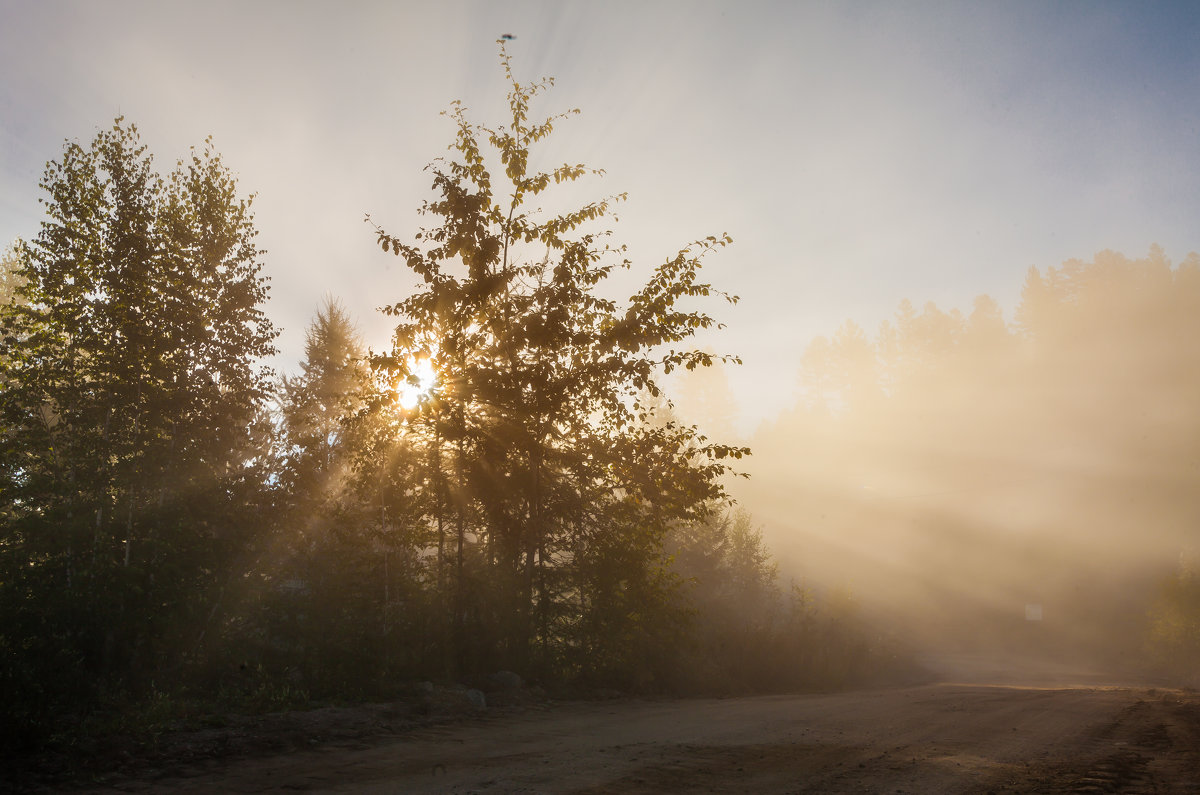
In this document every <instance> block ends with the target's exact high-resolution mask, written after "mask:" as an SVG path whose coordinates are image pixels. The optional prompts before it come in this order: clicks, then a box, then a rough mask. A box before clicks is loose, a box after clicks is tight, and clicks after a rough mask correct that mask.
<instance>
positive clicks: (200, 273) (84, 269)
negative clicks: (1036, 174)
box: [0, 46, 1200, 753]
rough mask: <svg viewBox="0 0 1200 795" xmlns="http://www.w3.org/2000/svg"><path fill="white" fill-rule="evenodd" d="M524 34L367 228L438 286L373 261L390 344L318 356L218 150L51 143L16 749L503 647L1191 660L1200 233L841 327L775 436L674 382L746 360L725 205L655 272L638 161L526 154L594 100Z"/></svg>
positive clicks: (16, 597) (6, 323)
mask: <svg viewBox="0 0 1200 795" xmlns="http://www.w3.org/2000/svg"><path fill="white" fill-rule="evenodd" d="M501 53H502V59H501V63H502V66H503V69H504V72H505V75H506V77H507V79H508V83H509V86H510V91H509V94H508V110H509V114H508V117H507V118H506V120H505V124H503V125H499V126H486V125H484V124H482V123H480V122H477V121H475V120H473V119H472V117H471V115H470V113H469V112H468V110H467V109H466V108H465V107H463V106H461V105H459V104H454V105H452V106H451V108H450V110H449V111H447V116H448V118H449V120H450V122H451V123H452V125H453V128H454V130H455V135H454V139H453V141H452V142H451V146H450V147H449V155H448V156H446V157H444V158H439V159H436V160H434V161H433V162H432V163H430V165H429V167H428V168H427V169H426V171H425V172H424V175H425V176H426V178H428V179H429V183H430V188H431V197H430V198H429V199H428V200H427V201H425V203H424V204H423V205H422V206H420V207H419V208H415V209H416V214H417V215H416V217H417V219H418V226H417V229H416V231H414V232H412V233H411V234H409V233H404V234H401V233H399V232H397V231H396V230H393V229H386V228H383V227H382V226H379V225H377V224H376V223H375V222H374V221H373V220H372V219H371V217H370V216H368V217H367V221H368V223H369V224H370V225H369V226H368V227H364V234H368V235H371V236H372V237H373V238H374V240H375V241H376V242H377V244H378V246H379V256H380V257H387V258H390V261H393V262H398V263H400V264H401V265H402V267H403V268H405V269H406V270H407V271H408V272H410V273H411V274H413V275H415V276H416V277H418V278H419V287H418V288H417V289H416V290H415V291H413V292H411V293H410V294H407V295H386V294H382V295H383V297H382V298H381V302H384V303H385V305H384V306H383V308H382V309H383V311H384V312H385V313H387V314H388V315H389V316H390V317H391V318H393V319H394V322H395V326H394V332H393V334H392V337H391V342H390V345H389V346H388V347H387V348H386V349H384V350H379V351H376V350H370V349H368V348H367V347H366V345H365V343H364V341H363V340H362V338H361V336H360V334H359V332H358V331H357V328H356V325H355V320H354V318H352V317H351V316H350V314H349V313H348V312H347V311H346V310H345V309H344V308H343V306H342V305H341V304H339V303H338V301H337V300H336V299H334V298H330V299H329V300H328V301H327V302H326V303H325V304H324V305H323V306H322V307H321V308H320V309H319V311H318V312H317V314H316V316H315V317H313V318H312V321H311V324H310V325H309V327H308V329H307V333H306V345H305V349H304V356H303V360H302V361H301V362H300V365H299V368H298V369H297V370H296V371H295V372H292V373H287V374H279V373H276V372H274V371H272V370H271V369H270V367H269V366H268V365H267V364H266V362H267V361H269V360H270V358H271V357H272V356H273V355H275V354H276V353H277V351H276V348H275V340H276V337H277V329H276V328H275V326H274V324H273V323H272V321H271V318H270V316H269V313H268V305H267V299H268V295H269V288H270V284H269V281H268V279H267V278H266V276H265V275H264V273H263V268H264V262H265V257H266V253H265V252H264V251H262V250H261V249H260V248H259V247H258V245H257V243H256V240H255V238H256V234H257V233H256V230H255V226H254V214H253V198H252V194H250V193H246V192H244V189H242V188H241V187H240V186H239V185H238V184H237V182H236V179H235V178H234V176H233V170H232V169H231V168H230V167H229V166H228V165H227V164H226V163H225V162H224V161H223V160H222V158H221V155H220V154H219V153H218V151H217V150H216V148H215V145H214V143H213V142H212V141H211V139H210V140H208V141H206V142H204V143H203V144H201V145H200V146H198V147H196V148H193V149H192V150H191V152H190V153H189V154H187V155H186V156H185V157H184V158H182V159H181V160H179V161H178V162H177V163H175V164H174V166H173V167H172V168H171V169H170V171H169V172H167V173H160V172H159V171H158V170H156V165H155V161H154V158H153V157H152V154H151V153H150V152H149V150H148V149H147V147H146V146H145V145H144V144H143V143H142V142H141V139H140V136H139V133H138V130H137V127H136V125H135V124H133V123H130V122H126V121H125V120H124V119H120V118H119V119H117V120H116V121H115V122H114V124H113V125H112V126H111V127H109V128H106V129H103V130H101V131H100V132H98V133H97V134H96V135H95V136H94V138H93V139H92V140H91V141H90V142H89V143H87V144H83V143H79V142H77V141H68V142H67V143H66V144H65V147H64V149H63V151H62V153H61V155H60V156H59V158H58V159H56V160H53V161H51V162H50V163H48V164H47V166H46V171H45V173H44V176H43V178H42V182H41V187H42V189H43V199H42V204H43V206H44V208H45V220H44V221H43V223H42V225H41V228H40V229H38V230H30V233H29V237H28V238H27V239H24V240H18V241H16V242H15V243H14V244H13V245H12V246H11V247H10V248H9V249H8V251H7V253H6V254H5V256H4V259H3V262H2V266H0V416H2V418H3V419H2V424H0V490H2V493H3V498H2V499H0V656H2V657H3V659H4V660H5V665H4V666H3V667H0V702H2V703H3V704H4V707H3V712H4V715H3V718H4V719H3V720H0V735H2V737H3V743H4V748H5V751H6V752H7V753H24V752H27V751H29V750H30V749H34V748H38V747H42V746H44V745H45V744H47V743H54V742H64V739H63V738H68V740H69V738H72V737H75V736H77V735H78V734H79V733H88V732H92V733H96V732H103V731H113V730H124V729H125V728H128V726H129V725H131V724H130V720H129V719H128V716H130V715H134V716H143V718H144V719H145V720H151V719H152V717H146V716H153V719H160V718H164V717H170V718H177V717H180V716H187V715H194V714H197V713H198V712H203V711H204V710H211V709H231V710H258V711H268V710H280V709H288V708H301V707H306V706H311V705H314V704H323V703H325V704H327V703H335V702H337V703H341V702H357V701H364V700H371V699H386V698H391V697H395V696H396V695H397V694H400V693H404V692H407V689H408V688H410V687H411V686H412V685H413V683H415V682H419V681H436V682H439V683H465V684H466V685H469V686H482V683H484V682H486V681H487V679H488V677H490V676H494V675H496V674H497V673H498V672H515V673H516V674H517V675H519V676H520V677H521V678H522V679H523V680H524V681H526V682H530V683H537V684H538V685H539V686H543V687H545V688H547V689H550V690H554V689H555V688H559V689H560V691H561V692H584V691H586V690H587V689H588V688H591V689H597V688H606V689H615V690H618V691H621V692H629V693H669V694H690V693H717V694H724V693H731V692H737V693H745V692H765V691H780V690H801V689H820V688H838V687H846V686H850V685H857V684H863V683H868V682H874V681H882V680H884V679H886V678H887V677H899V676H911V675H912V671H913V667H912V664H911V663H910V661H909V658H908V656H907V655H908V653H909V651H911V649H913V648H916V647H918V646H920V645H922V644H925V645H928V644H930V643H938V642H941V643H945V642H947V640H948V639H952V640H953V641H954V642H956V643H961V644H964V645H970V644H971V643H972V642H973V641H975V640H978V639H979V638H981V637H983V636H987V637H989V638H992V639H995V638H997V637H1000V638H1003V639H1005V640H1006V641H1011V642H1012V643H1017V644H1026V645H1031V646H1032V645H1037V644H1040V647H1039V648H1042V650H1045V648H1055V649H1057V648H1060V647H1061V648H1062V649H1067V648H1069V649H1071V650H1072V651H1073V652H1079V653H1083V652H1086V653H1088V654H1094V655H1100V656H1103V657H1105V659H1112V660H1114V661H1124V662H1126V663H1131V662H1134V661H1137V662H1145V661H1154V662H1155V664H1158V665H1160V666H1162V667H1163V669H1164V670H1171V671H1174V672H1176V674H1177V675H1179V676H1187V675H1189V671H1190V668H1189V665H1190V663H1189V661H1190V660H1194V659H1195V656H1194V655H1195V653H1196V652H1197V650H1200V631H1198V630H1197V626H1200V622H1198V618H1197V617H1198V616H1200V571H1198V570H1197V568H1196V567H1195V565H1194V562H1193V558H1194V555H1195V554H1196V553H1195V550H1194V548H1191V547H1190V546H1189V545H1190V544H1191V543H1192V542H1191V540H1190V539H1191V538H1192V533H1193V532H1194V524H1195V520H1196V515H1197V514H1196V510H1195V509H1196V504H1195V496H1194V495H1196V494H1200V488H1198V486H1200V483H1198V482H1197V479H1198V478H1200V460H1197V458H1196V446H1195V440H1196V438H1197V436H1196V435H1197V433H1198V432H1200V427H1198V426H1197V419H1196V417H1197V415H1196V412H1195V407H1196V406H1197V405H1200V361H1197V355H1198V351H1200V348H1197V347H1196V345H1195V342H1194V341H1195V340H1196V339H1197V332H1200V326H1198V324H1200V311H1197V310H1200V258H1198V257H1197V256H1196V255H1194V254H1193V255H1191V256H1190V257H1188V258H1187V259H1186V260H1185V261H1184V262H1182V263H1181V264H1179V265H1172V264H1171V263H1170V262H1169V261H1167V260H1166V258H1165V256H1164V255H1163V253H1162V252H1161V251H1160V250H1158V249H1152V250H1151V251H1150V254H1149V256H1148V257H1147V258H1145V259H1140V260H1130V259H1127V258H1126V257H1124V256H1122V255H1119V254H1115V253H1112V252H1106V253H1103V254H1101V255H1098V256H1097V257H1096V258H1095V260H1094V261H1093V262H1086V263H1085V262H1081V261H1071V262H1068V263H1066V264H1064V265H1062V266H1061V267H1052V268H1049V269H1047V270H1046V271H1045V272H1044V273H1043V272H1041V271H1039V270H1037V269H1036V268H1034V269H1031V270H1030V272H1029V274H1028V277H1027V280H1026V283H1025V288H1024V291H1023V293H1022V298H1021V302H1020V305H1019V306H1018V307H1017V309H1016V313H1015V317H1014V320H1013V321H1012V322H1009V321H1007V320H1006V319H1005V318H1004V315H1003V312H1002V310H1001V308H1000V307H999V306H998V304H997V303H996V302H995V301H993V300H992V299H990V298H987V297H981V298H980V299H978V300H977V301H976V303H975V306H974V308H973V310H972V311H971V312H970V313H969V314H967V315H964V314H963V313H961V312H959V311H949V312H946V311H943V310H941V309H939V308H938V307H937V306H935V305H933V304H928V305H926V306H925V307H924V308H923V310H922V311H921V312H919V313H918V312H917V311H916V309H915V308H914V307H913V305H912V304H911V303H909V302H905V303H903V304H902V305H901V306H900V308H899V311H898V312H897V314H896V317H895V320H894V322H887V323H884V324H883V325H882V326H881V327H880V328H879V330H878V333H877V334H875V335H874V336H871V335H868V333H867V332H866V331H865V330H864V329H863V328H861V327H860V326H858V325H857V324H855V323H854V322H851V321H847V323H845V324H844V325H843V326H842V327H841V328H839V329H838V330H837V331H836V333H834V334H833V335H832V336H831V337H830V338H819V339H817V340H815V341H813V342H812V343H811V344H810V345H808V347H807V349H806V352H805V354H804V357H803V362H802V366H801V376H800V377H801V383H800V390H799V394H800V401H799V403H798V404H797V405H796V406H795V407H794V408H792V409H791V410H790V411H789V412H786V413H785V414H784V415H783V416H781V417H779V418H778V419H776V420H774V421H772V422H768V423H766V424H765V425H764V426H763V427H762V428H761V429H760V430H759V431H758V432H757V433H756V434H755V435H754V436H753V438H751V439H749V440H746V441H745V442H743V441H742V440H738V439H736V438H734V436H733V434H732V433H731V432H729V431H728V430H727V427H726V426H727V424H728V423H727V419H728V418H727V417H721V416H715V417H707V418H705V417H699V416H689V415H688V414H687V413H686V412H684V411H682V410H681V408H680V407H679V406H677V405H676V404H675V403H674V402H673V400H672V397H671V395H672V392H671V390H672V389H673V388H674V387H675V386H676V385H677V384H682V383H686V382H687V380H688V379H689V378H700V377H703V374H708V375H711V376H714V377H715V376H720V377H724V373H725V372H726V368H728V367H733V366H736V365H737V363H738V361H739V360H738V357H737V355H736V354H717V353H714V352H713V351H712V350H711V349H709V348H705V347H701V346H698V345H696V344H695V341H696V337H697V335H698V334H700V333H701V332H704V331H711V330H716V329H719V328H720V327H721V321H720V319H719V318H720V314H719V311H718V309H717V308H714V306H715V307H718V308H719V307H720V306H721V305H722V304H723V303H724V304H728V303H732V302H736V301H737V298H736V296H734V295H733V294H731V293H729V292H726V291H724V290H722V289H721V288H720V287H719V286H716V285H712V284H709V283H708V282H706V281H705V280H704V277H703V275H702V266H703V264H704V262H705V260H706V258H708V257H709V256H715V255H719V253H720V252H721V250H722V249H723V248H725V247H726V246H728V245H730V244H731V243H732V240H731V238H730V237H729V236H728V235H726V234H714V235H712V236H709V237H705V238H702V239H700V240H697V241H695V242H692V243H689V244H687V245H684V246H683V247H681V248H680V249H679V250H678V253H677V254H676V255H675V256H673V257H671V258H669V259H667V260H666V261H664V262H662V263H660V264H658V265H657V266H655V267H652V268H646V267H645V266H644V265H642V264H640V263H634V262H632V261H631V260H630V259H629V258H628V257H627V250H626V249H625V247H624V246H622V245H621V244H620V243H619V242H617V241H616V239H615V236H614V233H613V231H612V229H611V223H610V221H611V219H612V215H613V213H614V211H615V209H616V207H617V206H618V205H619V204H620V203H621V202H622V201H623V200H624V198H625V197H624V196H623V195H622V194H616V195H611V196H606V197H602V198H598V199H595V200H593V201H590V202H586V203H582V204H578V205H570V204H569V203H568V202H566V201H564V200H563V199H561V198H560V194H559V193H558V192H556V191H560V190H562V189H565V188H567V187H568V186H569V185H571V184H572V183H576V182H581V183H582V184H590V181H591V180H594V179H595V178H597V177H599V176H600V175H601V174H602V172H601V171H599V170H598V169H592V168H589V167H586V166H583V165H573V164H564V165H562V166H559V167H556V168H551V169H549V170H544V171H539V170H537V169H534V168H532V167H531V163H533V162H537V159H536V158H532V157H531V152H534V151H536V149H537V147H538V146H539V145H541V144H543V143H544V141H545V139H547V137H548V136H550V135H551V133H553V132H555V131H556V130H557V128H558V127H559V126H560V125H562V124H563V123H564V122H566V121H568V120H569V118H570V117H571V116H572V115H573V114H574V113H575V111H567V112H565V113H561V114H555V115H551V116H549V117H540V116H534V115H532V110H531V107H532V105H533V104H534V101H535V100H537V99H539V98H540V97H541V95H542V94H544V93H545V92H546V90H547V89H548V88H550V86H551V85H552V81H551V80H549V79H547V80H543V81H540V82H533V83H522V82H520V81H518V80H517V79H516V78H515V77H514V75H513V73H512V71H511V66H510V63H509V60H508V58H507V56H506V55H503V53H504V50H503V46H502V47H501ZM544 207H549V208H552V211H547V210H545V209H543V208H544ZM624 271H628V272H629V274H632V275H633V276H635V277H636V278H637V280H638V283H639V284H641V286H640V287H639V288H638V289H636V291H634V292H633V293H632V294H631V295H627V296H623V295H621V294H620V292H619V291H618V290H616V288H614V287H613V284H614V280H613V278H612V277H614V276H615V275H618V274H621V273H622V272H624ZM703 391H704V390H702V392H703ZM708 397H710V398H713V400H714V401H715V402H714V405H719V404H720V401H719V400H717V399H716V397H714V396H713V395H709V396H708ZM718 397H719V396H718ZM751 450H753V452H754V455H753V457H751V456H750V453H751ZM747 474H752V475H753V477H749V478H747V477H744V476H745V475H747ZM735 498H736V501H735ZM1189 550H1190V552H1189ZM1181 555H1182V557H1181ZM781 572H782V573H781ZM1030 605H1037V606H1038V611H1039V616H1040V611H1041V606H1042V605H1045V607H1046V611H1047V613H1046V616H1047V617H1046V620H1045V622H1042V623H1043V626H1041V627H1039V631H1042V630H1045V632H1044V633H1043V634H1047V633H1055V634H1054V635H1053V638H1054V639H1053V641H1047V640H1046V639H1045V638H1044V637H1041V636H1039V637H1038V638H1035V639H1031V638H1030V637H1029V633H1030V631H1031V628H1030V626H1028V625H1027V622H1024V617H1025V616H1027V615H1028V614H1027V613H1026V612H1024V611H1025V610H1026V608H1027V606H1030ZM1014 616H1020V617H1021V618H1019V619H1018V618H1014ZM572 688H574V690H572ZM134 722H136V721H134Z"/></svg>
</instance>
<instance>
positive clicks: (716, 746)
mask: <svg viewBox="0 0 1200 795" xmlns="http://www.w3.org/2000/svg"><path fill="white" fill-rule="evenodd" d="M989 666H990V669H989ZM993 669H994V670H993ZM1011 670H1012V668H1011V667H1008V666H1005V665H1003V664H1002V663H997V662H996V661H994V660H990V661H985V662H983V663H981V662H980V661H979V660H972V659H969V658H946V659H944V660H942V673H943V676H944V677H945V678H946V679H948V680H958V681H957V682H955V681H947V682H942V683H939V684H928V685H921V686H914V687H904V688H892V689H879V690H868V691H858V692H850V693H835V694H817V695H795V696H766V697H756V698H729V699H695V700H678V701H658V702H645V701H642V702H639V701H628V700H618V701H608V702H591V703H578V702H576V703H563V704H554V705H550V706H548V707H544V708H537V709H531V708H526V709H523V710H519V711H516V712H508V713H506V714H498V713H496V712H488V713H484V714H483V715H480V716H475V717H471V718H465V719H462V720H459V721H457V722H452V723H448V724H442V725H438V726H425V727H421V728H415V729H411V730H407V731H402V732H400V733H399V734H396V735H392V736H384V737H380V736H376V737H356V738H348V739H343V740H340V741H339V740H336V739H335V740H332V741H326V742H324V743H321V744H318V745H315V746H313V747H312V748H311V749H305V750H297V751H291V752H288V753H281V754H270V753H266V754H257V755H252V756H249V757H244V758H239V759H225V760H223V761H219V760H210V761H207V762H205V761H193V762H190V763H188V765H187V766H175V767H168V768H166V769H163V770H160V771H157V772H156V773H155V774H154V775H153V776H150V775H146V774H143V775H142V776H141V777H139V778H138V779H136V780H127V781H123V782H120V783H116V782H114V783H113V784H112V785H110V786H109V787H107V788H104V789H97V790H93V791H96V792H145V793H157V792H273V791H294V790H307V791H314V792H364V793H372V792H378V793H385V792H386V793H392V792H407V793H541V792H557V793H617V792H620V793H627V792H628V793H647V792H683V791H688V792H742V793H764V792H797V793H799V792H812V793H840V792H888V793H989V792H1044V793H1084V792H1122V793H1140V792H1156V793H1163V792H1168V793H1171V792H1197V791H1200V696H1196V695H1194V694H1191V693H1183V692H1180V691H1175V690H1164V689H1153V688H1147V687H1138V686H1131V685H1130V684H1129V683H1121V682H1103V681H1096V680H1099V679H1102V677H1099V676H1098V675H1096V674H1094V673H1090V672H1076V671H1067V670H1056V669H1053V668H1052V667H1043V669H1042V670H1040V671H1038V672H1033V673H1028V672H1027V674H1026V676H1025V679H1026V681H1025V682H1024V683H1023V684H1016V683H1013V682H998V683H988V682H986V681H985V680H987V679H991V678H995V677H994V676H993V674H995V675H997V676H1000V677H1001V678H1003V675H1005V674H1006V672H1008V673H1007V675H1008V676H1012V674H1011ZM969 679H974V680H976V681H966V682H964V681H963V680H969Z"/></svg>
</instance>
